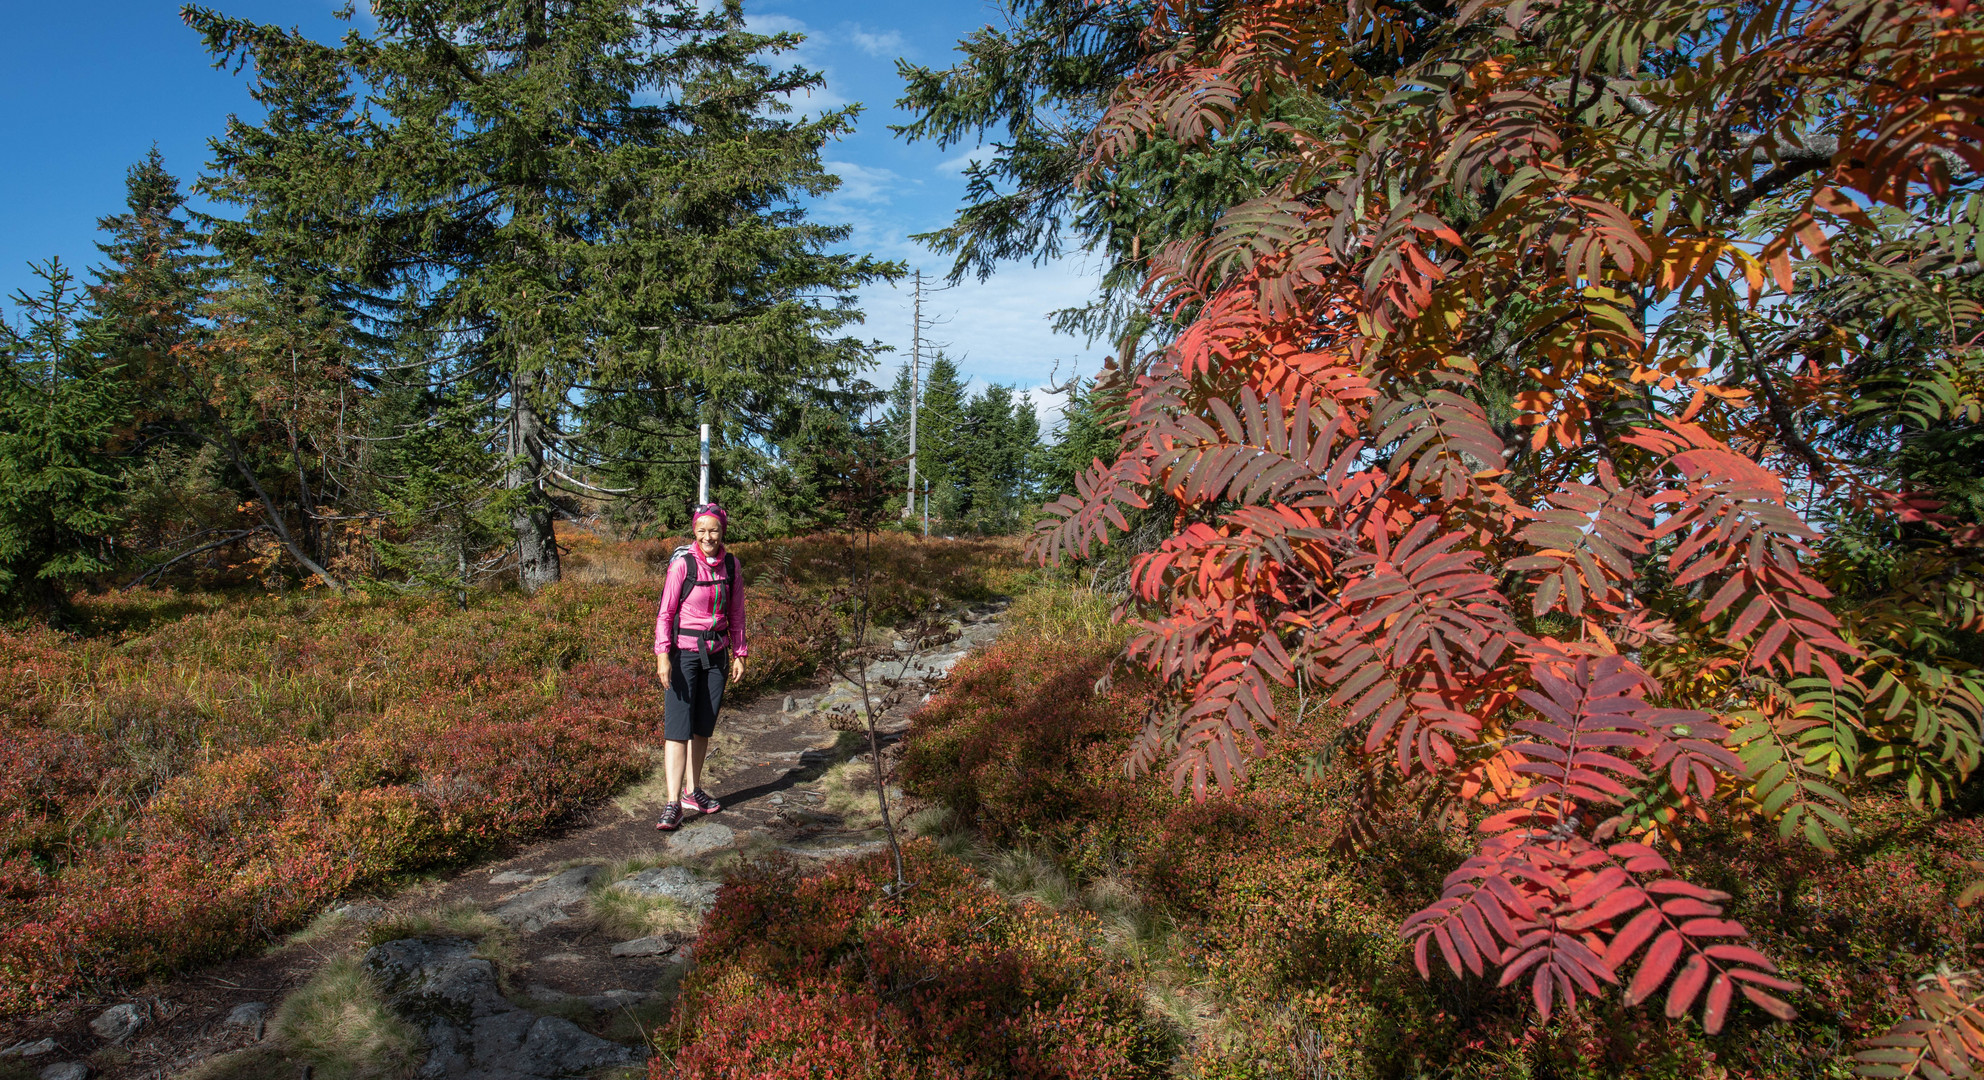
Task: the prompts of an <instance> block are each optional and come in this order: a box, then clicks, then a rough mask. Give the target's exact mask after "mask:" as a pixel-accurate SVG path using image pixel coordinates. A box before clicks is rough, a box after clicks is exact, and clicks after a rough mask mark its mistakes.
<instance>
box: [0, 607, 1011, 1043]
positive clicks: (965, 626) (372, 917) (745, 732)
mask: <svg viewBox="0 0 1984 1080" xmlns="http://www.w3.org/2000/svg"><path fill="white" fill-rule="evenodd" d="M1003 610H1004V604H1003V603H997V604H985V605H978V606H975V607H970V608H966V609H961V610H957V611H954V612H952V613H950V620H951V621H950V628H949V632H950V634H952V635H955V637H954V638H953V639H952V640H950V641H948V642H947V643H945V644H942V645H939V646H936V647H935V648H934V649H930V648H926V649H925V651H924V652H923V653H922V654H921V655H920V656H918V657H917V658H915V659H912V660H910V661H908V665H909V666H908V668H907V670H906V672H905V675H906V679H905V683H904V688H905V689H906V690H907V691H908V692H907V693H904V694H901V695H900V697H901V698H902V701H903V703H902V704H901V705H899V706H897V707H896V708H895V709H893V710H892V711H891V712H890V713H888V714H886V715H885V716H884V717H883V718H882V722H881V723H880V724H879V725H878V731H879V732H880V734H881V735H882V738H883V741H884V743H885V745H887V746H893V744H894V743H895V742H896V741H897V740H899V739H900V738H901V736H902V735H903V733H905V732H906V731H907V730H908V727H909V714H910V713H911V712H913V711H914V709H915V708H916V706H917V705H918V704H920V703H921V701H923V700H924V699H925V698H926V697H927V695H928V693H929V692H930V691H931V689H933V688H934V686H935V684H936V683H937V682H938V681H940V680H941V679H942V678H943V677H944V675H945V674H946V673H947V672H948V671H949V670H950V668H951V667H952V666H953V665H954V664H955V663H956V662H957V661H958V660H959V659H961V658H962V657H963V656H964V655H966V654H967V653H968V652H970V651H972V650H974V649H978V648H982V647H983V646H985V645H987V644H989V643H990V642H992V641H993V640H994V639H996V638H997V636H998V634H999V631H1000V616H1001V614H1002V612H1003ZM946 636H949V635H946ZM899 671H904V662H903V661H900V660H895V661H878V662H876V663H874V664H873V665H871V667H870V669H869V678H870V680H871V685H872V684H874V683H875V682H876V681H877V680H879V679H880V678H881V677H883V676H890V677H894V676H896V675H897V673H898V672H899ZM873 692H874V693H875V694H876V695H877V697H879V695H880V693H881V688H880V686H879V685H873ZM860 709H861V695H860V691H859V689H858V688H857V687H856V686H854V685H852V684H850V683H849V682H847V681H846V680H843V679H840V678H837V677H830V676H828V675H826V674H824V673H823V674H822V675H821V676H818V677H816V679H815V681H814V682H813V683H812V684H810V685H808V686H806V687H802V688H799V689H795V690H792V691H788V692H783V693H772V694H767V695H764V696H760V697H758V698H756V699H754V700H748V701H737V702H734V703H728V704H727V705H726V707H725V710H724V716H723V719H722V721H721V722H720V724H719V726H718V730H717V734H716V737H715V738H714V739H713V740H712V744H711V750H710V768H709V769H708V772H709V774H710V778H709V779H708V780H706V782H705V784H704V787H705V788H706V789H707V790H709V791H710V792H711V794H713V795H715V796H716V798H717V799H718V801H720V802H721V803H722V804H723V809H722V810H721V811H720V812H719V813H716V814H709V815H698V814H695V813H693V812H692V813H690V814H688V816H687V820H686V821H685V823H684V825H683V827H682V829H680V830H679V831H677V832H674V833H662V832H658V831H656V829H655V827H654V820H655V817H656V814H657V812H658V811H659V809H660V791H661V787H662V781H661V778H660V770H659V768H658V763H659V756H658V755H657V757H656V761H657V768H656V769H655V770H654V771H652V772H651V773H650V774H649V775H648V776H647V777H646V778H644V779H643V780H642V781H640V782H639V783H637V784H635V785H634V786H633V787H631V788H629V789H627V790H626V791H623V792H622V793H621V794H619V795H618V796H615V797H613V798H611V799H607V800H604V801H601V802H599V803H597V804H594V805H592V806H589V807H588V808H586V809H585V810H583V811H581V812H580V813H578V814H576V815H574V817H573V818H572V820H571V821H570V822H569V823H568V824H567V826H566V827H565V828H564V829H563V830H562V831H561V832H559V833H557V834H555V835H553V836H550V837H548V838H545V839H541V840H539V841H537V842H535V843H531V844H528V845H518V846H516V847H514V848H511V849H509V850H508V851H507V852H499V853H498V857H496V858H493V859H491V860H490V861H487V862H484V863H481V864H478V865H475V866H472V867H468V868H465V869H461V870H459V871H456V872H454V873H452V874H449V875H447V876H445V877H436V878H434V879H431V880H428V881H424V882H416V883H414V884H410V885H407V886H404V887H402V888H401V889H400V890H399V891H398V892H396V893H394V894H393V895H391V896H387V897H379V898H368V899H359V900H354V901H352V902H349V903H346V904H344V905H343V906H341V907H338V908H335V909H333V910H332V911H330V912H327V913H326V914H325V915H324V916H322V917H320V918H319V919H318V920H317V921H316V922H315V923H313V924H312V925H311V926H310V927H309V928H307V929H306V930H304V931H302V932H299V933H297V934H295V935H292V936H291V937H290V938H289V939H288V940H287V941H286V942H284V943H282V944H279V945H277V946H276V947H273V948H271V949H269V950H267V951H265V952H263V953H262V954H260V955H257V956H252V957H245V958H242V959H239V960H235V961H231V962H228V963H224V964H220V965H216V966H213V967H209V968H205V969H201V970H197V971H192V972H187V973H183V974H181V975H178V976H175V977H173V978H171V979H169V980H160V981H157V982H154V983H152V984H149V985H147V986H145V987H143V988H142V989H140V990H139V991H137V992H135V993H131V994H128V995H127V996H124V997H120V998H111V999H106V1000H103V1001H98V1002H93V1003H90V1004H89V1005H87V1006H78V1007H76V1008H73V1009H71V1010H68V1011H66V1012H64V1013H62V1014H59V1015H58V1016H57V1017H56V1018H54V1020H53V1022H52V1023H51V1022H49V1018H48V1017H46V1016H44V1017H42V1018H41V1019H42V1021H43V1022H42V1023H40V1024H37V1025H35V1026H34V1027H33V1028H29V1027H27V1026H26V1025H19V1024H9V1025H6V1026H4V1027H0V1080H26V1078H30V1077H33V1078H46V1080H84V1078H88V1077H100V1078H106V1080H140V1078H142V1080H166V1078H170V1077H181V1076H187V1077H190V1078H198V1080H248V1078H257V1080H259V1078H263V1077H267V1078H304V1080H333V1078H335V1077H359V1076H367V1075H384V1074H382V1073H380V1072H377V1071H374V1070H372V1069H368V1068H367V1067H366V1066H365V1065H364V1064H363V1062H362V1061H360V1060H341V1059H340V1058H341V1055H342V1056H345V1057H349V1056H351V1055H356V1056H357V1057H358V1058H361V1059H362V1058H364V1057H366V1056H367V1055H370V1056H371V1057H372V1059H373V1060H379V1059H380V1056H381V1055H382V1054H387V1050H382V1048H381V1046H380V1045H379V1044H380V1040H381V1039H386V1036H383V1035H380V1034H379V1033H377V1032H375V1031H370V1030H368V1029H367V1025H366V1024H365V1022H364V1019H363V1017H362V1016H361V1015H360V1014H362V1013H363V1012H364V1010H365V1008H366V1007H367V1004H366V1003H367V1002H369V1007H370V1008H371V1010H372V1011H373V1012H375V1013H377V1012H379V1011H380V1009H379V1000H380V997H381V995H383V998H384V1003H385V1008H386V1010H389V1011H390V1013H391V1014H392V1015H393V1017H395V1018H397V1020H398V1021H400V1023H399V1024H398V1025H397V1026H396V1030H397V1031H398V1032H399V1033H400V1038H401V1041H402V1043H403V1044H404V1045H402V1046H400V1048H399V1051H398V1053H399V1057H400V1059H401V1060H402V1061H403V1060H405V1059H406V1058H408V1057H410V1058H411V1059H412V1060H413V1061H414V1062H416V1064H415V1066H414V1068H413V1069H412V1071H411V1075H413V1076H415V1077H421V1078H447V1080H562V1078H570V1077H635V1076H645V1075H646V1064H645V1058H646V1051H645V1049H644V1044H645V1038H644V1034H643V1033H644V1032H645V1031H647V1030H651V1029H652V1028H654V1027H655V1026H656V1025H658V1024H661V1023H665V1022H666V1020H667V1017H668V1011H669V1006H670V1004H671V1003H672V1000H673V996H674V991H675V987H676V985H677V983H678V982H679V981H680V979H681V976H682V974H683V973H684V972H685V971H686V970H687V969H688V966H689V964H691V963H693V957H694V952H695V937H696V930H695V927H696V925H697V922H698V920H699V916H700V914H701V913H702V912H703V911H705V910H707V909H708V907H709V905H710V904H711V903H712V902H713V901H714V899H715V895H716V892H717V890H718V889H719V888H720V885H721V882H722V879H723V876H724V874H725V872H726V871H727V870H729V869H731V868H733V867H736V866H739V865H741V864H742V863H744V862H745V861H747V860H750V859H753V858H761V857H764V856H767V855H770V854H772V853H774V852H783V853H785V854H787V855H789V856H792V857H797V858H801V859H817V860H823V861H824V860H832V859H837V858H846V857H848V856H851V855H856V854H862V853H866V852H868V851H872V850H875V849H877V848H879V847H881V846H882V844H883V841H882V839H881V836H882V833H881V830H880V829H879V828H877V827H876V826H877V825H878V823H879V817H878V815H876V814H875V813H874V812H873V810H872V806H873V793H872V781H871V782H870V783H869V784H867V785H861V786H860V789H859V790H856V788H855V785H851V784H849V782H848V780H849V779H850V778H854V779H855V780H856V783H857V784H858V778H859V777H862V776H865V775H867V774H868V765H867V764H866V760H867V759H866V745H867V744H866V739H865V737H863V736H861V735H859V734H857V733H854V732H850V731H846V730H837V728H836V724H835V719H834V718H835V715H836V714H839V715H840V716H841V717H842V718H843V719H842V721H841V723H840V724H839V728H841V729H845V728H847V727H848V726H850V724H849V721H852V720H854V719H855V718H856V717H858V716H859V713H860ZM884 752H885V754H887V753H888V750H886V749H885V751H884ZM849 762H852V763H854V764H852V765H849V764H844V763H849ZM836 766H840V768H839V769H838V770H836V768H835V767H836ZM895 794H896V793H895V792H893V791H892V792H891V795H892V796H893V795H895ZM864 803H865V805H864ZM388 938H390V939H392V940H385V939H388ZM371 942H379V944H377V945H373V946H370V947H368V945H369V944H370V943H371ZM358 972H363V978H360V977H358V975H357V974H356V973H358ZM340 977H343V978H344V979H345V982H346V983H349V984H350V985H351V986H352V987H354V988H358V989H356V991H355V992H347V993H345V994H344V996H342V997H340V996H339V991H338V989H337V983H338V979H339V978H340ZM367 982H369V984H370V988H371V989H370V990H366V989H364V988H363V987H362V984H364V983H367ZM299 992H301V993H299ZM292 999H294V1000H292ZM340 1010H342V1013H340ZM354 1010H355V1011H354ZM373 1026H375V1027H376V1026H378V1025H373ZM385 1026H386V1027H387V1028H394V1027H395V1025H392V1024H390V1023H388V1024H386V1025H385ZM409 1035H411V1036H412V1038H411V1041H409V1040H408V1036H409ZM339 1039H344V1040H346V1041H347V1042H349V1043H351V1046H347V1047H339V1046H337V1045H334V1044H336V1043H337V1042H338V1040H339ZM367 1040H370V1042H369V1043H368V1042H367ZM387 1041H388V1042H389V1041H390V1039H387ZM388 1049H389V1048H388ZM387 1056H390V1055H389V1054H387Z"/></svg>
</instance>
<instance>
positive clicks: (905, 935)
mask: <svg viewBox="0 0 1984 1080" xmlns="http://www.w3.org/2000/svg"><path fill="white" fill-rule="evenodd" d="M904 858H905V860H906V862H907V866H908V873H909V876H910V878H911V879H912V881H913V882H914V884H913V885H912V886H911V887H910V888H909V889H908V890H907V891H906V892H904V893H903V894H901V895H899V896H889V895H887V894H885V893H884V892H883V887H884V885H885V884H887V883H889V882H891V881H892V880H893V874H892V871H891V869H890V866H889V862H888V859H887V858H886V856H882V855H876V856H871V857H868V858H865V859H860V860H853V861H849V862H844V863H840V864H837V865H835V866H833V867H831V868H829V869H827V870H826V871H825V872H823V873H820V874H817V875H815V876H810V877H809V876H804V875H801V874H800V873H799V872H798V871H797V870H796V869H795V868H794V867H793V866H792V865H790V864H786V863H774V864H767V865H761V866H758V867H754V868H750V869H747V870H745V871H744V872H743V873H742V874H741V875H740V876H738V877H736V878H734V879H733V880H732V881H731V882H730V883H729V884H728V885H726V886H725V888H724V890H723V893H722V894H721V896H720V897H719V899H718V901H717V905H716V907H715V908H714V909H713V910H712V911H711V912H710V914H709V917H708V918H707V920H706V921H705V923H704V927H703V937H702V939H701V940H700V941H699V943H698V945H697V966H696V967H695V969H694V970H692V971H691V972H690V974H689V976H688V978H687V980H685V982H684V984H683V996H682V999H681V1004H680V1007H679V1011H678V1017H679V1019H678V1020H677V1023H676V1027H675V1029H674V1030H673V1031H672V1032H671V1033H670V1035H669V1036H668V1037H667V1039H666V1040H665V1045H664V1046H663V1050H664V1055H663V1056H661V1057H657V1058H656V1059H655V1063H654V1065H653V1070H652V1072H653V1075H654V1076H656V1077H657V1078H660V1077H670V1076H682V1077H697V1078H700V1080H719V1078H738V1080H742V1078H746V1077H749V1078H753V1080H760V1078H773V1077H793V1078H797V1077H825V1076H835V1077H876V1078H882V1077H889V1078H898V1077H929V1078H938V1077H942V1078H953V1077H956V1078H964V1077H1029V1078H1042V1080H1044V1078H1049V1077H1070V1078H1072V1077H1083V1078H1097V1080H1101V1078H1111V1077H1124V1078H1127V1077H1144V1076H1157V1075H1160V1074H1162V1073H1163V1072H1164V1067H1163V1066H1164V1062H1165V1061H1166V1060H1167V1058H1168V1057H1169V1054H1168V1052H1167V1051H1168V1048H1167V1046H1166V1044H1165V1040H1164V1038H1163V1037H1162V1034H1161V1032H1160V1029H1159V1028H1158V1026H1157V1025H1155V1024H1154V1023H1153V1022H1152V1021H1151V1019H1150V1018H1149V1017H1148V1016H1147V1015H1146V1014H1145V1011H1144V1008H1143V1004H1142V1001H1141V998H1140V996H1139V993H1138V990H1137V988H1136V984H1135V980H1134V978H1133V977H1132V973H1131V972H1130V970H1129V969H1128V968H1126V967H1125V966H1124V965H1123V964H1121V963H1120V962H1118V961H1114V960H1111V959H1108V958H1106V957H1105V956H1104V955H1103V954H1102V953H1101V952H1100V951H1099V950H1097V949H1096V948H1095V947H1094V944H1093V942H1094V940H1095V936H1096V933H1097V928H1096V927H1095V925H1094V924H1093V923H1092V922H1087V921H1083V920H1081V919H1079V918H1077V917H1073V916H1069V915H1063V914H1059V913H1056V912H1054V911H1052V910H1050V909H1047V908H1044V907H1041V906H1039V905H1031V904H1015V903H1013V902H1011V901H1008V900H1006V899H1004V898H1002V897H1001V896H999V894H997V893H996V892H993V891H990V890H988V889H986V888H984V887H983V886H982V885H981V884H980V883H979V882H978V881H977V880H976V879H974V878H973V877H972V876H971V874H970V873H969V872H968V871H967V869H966V868H965V867H964V865H963V864H961V863H959V862H958V861H957V860H955V859H953V858H951V857H949V856H946V855H944V854H942V853H940V852H938V851H937V850H936V848H935V846H934V845H933V844H931V843H930V842H929V841H928V840H926V839H918V840H914V841H911V842H910V843H909V844H908V845H907V846H906V847H905V849H904Z"/></svg>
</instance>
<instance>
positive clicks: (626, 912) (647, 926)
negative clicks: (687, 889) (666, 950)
mask: <svg viewBox="0 0 1984 1080" xmlns="http://www.w3.org/2000/svg"><path fill="white" fill-rule="evenodd" d="M587 907H588V908H589V909H590V910H591V912H592V918H593V922H594V923H595V924H597V925H598V927H599V929H600V931H601V932H602V933H605V934H608V935H612V936H613V938H614V940H616V941H628V940H631V939H633V938H644V937H653V936H655V935H657V934H667V933H688V932H689V931H691V930H694V929H695V928H696V924H697V923H699V922H701V921H702V916H700V915H698V914H696V912H694V911H692V910H690V909H689V908H688V907H687V906H685V905H683V904H681V903H678V902H677V901H675V900H671V899H669V898H668V897H666V896H637V895H635V894H634V893H631V892H628V891H626V890H624V889H615V888H612V887H610V886H608V887H605V888H600V889H596V890H594V891H593V892H592V894H591V895H590V896H589V897H588V898H587Z"/></svg>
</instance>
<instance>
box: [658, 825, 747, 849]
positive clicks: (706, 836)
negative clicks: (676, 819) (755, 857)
mask: <svg viewBox="0 0 1984 1080" xmlns="http://www.w3.org/2000/svg"><path fill="white" fill-rule="evenodd" d="M736 842H737V834H736V833H734V832H732V831H730V826H728V825H718V824H717V823H716V822H714V821H712V822H708V823H704V822H700V821H699V822H697V823H695V824H694V825H691V826H689V827H688V828H685V829H683V830H682V831H681V832H678V833H676V834H675V835H673V836H671V837H669V838H668V853H669V854H670V855H681V856H685V857H693V856H696V855H704V854H707V853H709V852H712V851H720V850H722V849H724V848H727V847H729V846H730V845H732V844H734V843H736Z"/></svg>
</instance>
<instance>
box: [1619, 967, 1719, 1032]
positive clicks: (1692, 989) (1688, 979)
mask: <svg viewBox="0 0 1984 1080" xmlns="http://www.w3.org/2000/svg"><path fill="white" fill-rule="evenodd" d="M1707 979H1708V961H1707V960H1706V959H1705V958H1704V957H1703V956H1702V955H1701V954H1700V953H1696V954H1695V955H1693V956H1690V957H1688V962H1687V963H1686V964H1683V965H1682V966H1681V972H1680V974H1678V975H1676V976H1674V985H1673V986H1671V987H1669V988H1668V991H1667V1010H1666V1011H1667V1018H1668V1019H1669V1020H1675V1019H1679V1018H1680V1017H1682V1016H1683V1015H1685V1014H1686V1013H1687V1011H1688V1009H1689V1008H1690V1007H1692V1006H1693V1005H1694V1003H1695V996H1696V995H1697V994H1700V993H1701V991H1702V983H1703V982H1705V981H1706V980H1707ZM1637 982H1638V980H1635V984H1637Z"/></svg>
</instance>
